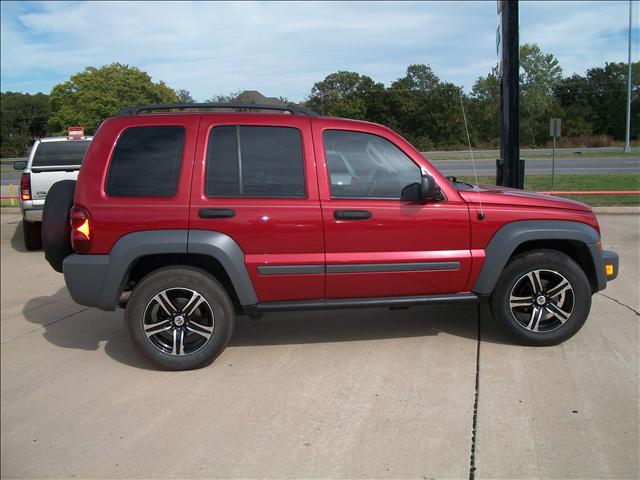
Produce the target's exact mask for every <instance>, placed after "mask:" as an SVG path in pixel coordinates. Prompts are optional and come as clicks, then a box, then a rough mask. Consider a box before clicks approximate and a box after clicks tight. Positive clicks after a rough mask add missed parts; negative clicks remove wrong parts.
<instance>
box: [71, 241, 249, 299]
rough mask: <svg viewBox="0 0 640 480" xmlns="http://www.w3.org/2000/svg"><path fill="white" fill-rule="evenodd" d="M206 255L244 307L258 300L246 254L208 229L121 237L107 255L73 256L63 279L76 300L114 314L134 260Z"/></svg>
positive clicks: (232, 242) (233, 242) (237, 246)
mask: <svg viewBox="0 0 640 480" xmlns="http://www.w3.org/2000/svg"><path fill="white" fill-rule="evenodd" d="M173 253H178V254H180V253H181V254H189V253H196V254H204V255H209V256H211V257H213V258H215V259H216V260H217V261H219V262H220V264H221V265H222V266H223V267H224V269H225V270H226V272H227V274H228V275H229V278H230V279H231V282H232V283H233V287H234V288H235V291H236V294H237V295H238V299H239V300H240V303H241V304H242V305H243V306H249V305H255V304H256V303H258V297H257V295H256V292H255V289H254V288H253V283H252V282H251V279H250V277H249V273H248V272H247V268H246V266H245V263H244V252H243V251H242V249H241V248H240V246H239V245H238V244H237V243H236V242H235V240H233V239H232V238H231V237H229V236H228V235H225V234H224V233H220V232H213V231H205V230H147V231H142V232H135V233H130V234H127V235H125V236H123V237H122V238H120V239H119V240H118V241H117V242H116V243H115V244H114V246H113V247H112V249H111V251H110V252H109V254H108V255H71V256H69V257H67V258H66V259H65V264H64V270H65V272H64V273H65V280H66V282H67V286H68V288H69V291H70V292H71V294H72V297H73V298H74V299H75V300H76V301H77V302H78V303H81V304H83V305H89V306H95V307H98V308H100V309H102V310H114V309H115V308H116V306H117V305H118V303H119V299H120V295H121V294H122V291H123V290H124V287H125V282H126V281H127V279H128V278H129V274H130V272H131V269H132V267H133V266H134V265H135V263H136V261H137V260H139V259H141V258H143V257H146V256H148V255H157V254H173Z"/></svg>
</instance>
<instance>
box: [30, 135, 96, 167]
mask: <svg viewBox="0 0 640 480" xmlns="http://www.w3.org/2000/svg"><path fill="white" fill-rule="evenodd" d="M90 143H91V141H90V140H61V141H59V142H40V143H39V144H38V147H37V148H36V152H35V154H34V155H33V162H32V163H31V166H32V167H68V166H78V165H81V164H82V159H83V158H84V154H85V153H86V151H87V148H89V144H90Z"/></svg>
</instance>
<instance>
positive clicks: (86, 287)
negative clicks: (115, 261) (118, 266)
mask: <svg viewBox="0 0 640 480" xmlns="http://www.w3.org/2000/svg"><path fill="white" fill-rule="evenodd" d="M62 271H63V273H64V281H65V283H66V284H67V289H68V290H69V294H70V295H71V298H73V300H74V301H75V302H76V303H79V304H80V305H86V306H88V307H97V308H101V309H103V310H113V309H114V308H115V305H113V302H110V304H109V305H105V304H104V303H106V302H103V301H101V297H102V296H103V289H104V285H105V280H106V278H107V274H108V272H109V255H69V256H68V257H67V258H65V259H64V262H63V264H62Z"/></svg>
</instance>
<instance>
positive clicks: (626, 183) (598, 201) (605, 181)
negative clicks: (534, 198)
mask: <svg viewBox="0 0 640 480" xmlns="http://www.w3.org/2000/svg"><path fill="white" fill-rule="evenodd" d="M459 179H460V180H463V181H465V182H469V183H474V179H473V177H469V176H465V177H459ZM478 182H479V183H486V184H490V185H495V183H496V177H494V176H491V177H490V176H479V177H478ZM525 190H527V191H530V192H551V191H556V192H557V191H565V192H571V191H590V190H632V191H640V174H638V173H625V174H618V175H613V174H611V175H556V177H555V182H554V185H553V187H552V186H551V176H550V175H527V177H526V178H525ZM562 197H566V198H570V199H572V200H577V201H579V202H582V203H586V204H587V205H591V206H592V207H600V206H635V205H640V195H562Z"/></svg>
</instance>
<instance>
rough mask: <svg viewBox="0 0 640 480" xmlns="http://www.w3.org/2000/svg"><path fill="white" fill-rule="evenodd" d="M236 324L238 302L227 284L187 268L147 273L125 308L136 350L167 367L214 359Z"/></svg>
mask: <svg viewBox="0 0 640 480" xmlns="http://www.w3.org/2000/svg"><path fill="white" fill-rule="evenodd" d="M233 323H234V311H233V305H232V303H231V300H230V299H229V296H228V295H227V293H226V291H225V290H224V288H223V287H222V285H220V283H218V282H217V281H216V280H215V279H214V278H212V277H210V276H209V275H207V274H206V273H205V272H203V271H202V270H198V269H195V268H190V267H186V266H185V267H167V268H161V269H159V270H156V271H154V272H152V273H151V274H149V275H147V276H146V277H145V278H144V279H143V280H142V281H141V282H140V283H139V284H138V285H137V286H136V287H135V289H134V290H133V293H132V294H131V297H130V298H129V301H128V302H127V308H126V311H125V325H126V329H127V333H128V335H129V338H130V339H131V341H132V342H133V344H134V346H135V347H136V349H137V350H138V351H139V352H140V353H141V354H142V355H143V356H144V357H146V358H147V359H148V360H150V361H151V362H152V363H154V364H155V365H156V366H158V367H160V368H163V369H165V370H191V369H195V368H200V367H204V366H206V365H208V364H210V363H211V362H213V360H214V359H215V358H216V357H217V356H218V355H220V353H222V351H223V350H224V348H225V347H226V345H227V343H228V341H229V339H230V338H231V333H232V331H233Z"/></svg>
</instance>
